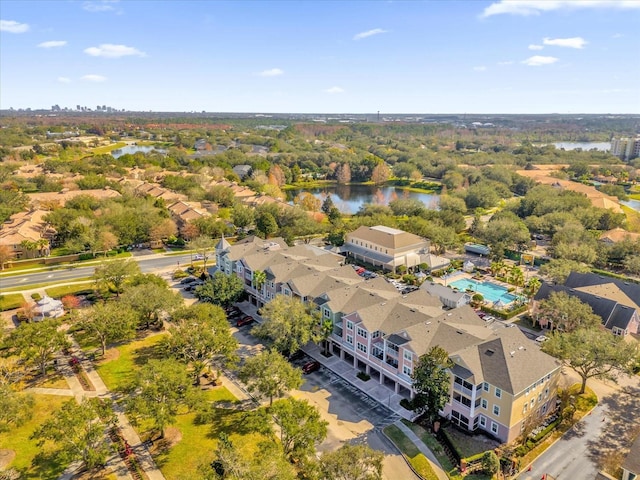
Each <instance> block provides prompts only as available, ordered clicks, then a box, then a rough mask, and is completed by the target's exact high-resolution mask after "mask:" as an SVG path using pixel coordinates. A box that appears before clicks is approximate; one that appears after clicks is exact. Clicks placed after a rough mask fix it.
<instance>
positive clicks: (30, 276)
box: [0, 254, 191, 288]
mask: <svg viewBox="0 0 640 480" xmlns="http://www.w3.org/2000/svg"><path fill="white" fill-rule="evenodd" d="M149 257H150V258H147V257H146V256H134V257H131V259H132V260H135V261H136V262H138V264H139V265H140V270H142V272H143V273H150V272H154V271H156V270H162V269H167V268H170V267H172V266H176V267H177V266H178V262H180V264H181V265H187V264H188V263H189V262H190V261H191V254H185V255H175V256H173V255H172V256H164V255H150V256H149ZM52 268H55V269H56V270H48V271H37V272H27V273H24V274H22V275H14V276H10V277H0V286H1V287H2V288H12V287H28V286H30V285H37V284H42V283H66V282H72V281H74V280H76V279H78V278H86V277H90V276H91V275H93V272H94V269H95V266H87V267H80V266H73V267H72V268H67V269H64V267H62V269H61V267H55V266H54V267H52Z"/></svg>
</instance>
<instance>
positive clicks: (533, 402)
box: [530, 398, 536, 408]
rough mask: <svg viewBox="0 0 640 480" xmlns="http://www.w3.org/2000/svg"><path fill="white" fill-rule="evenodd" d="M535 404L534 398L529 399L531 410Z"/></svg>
mask: <svg viewBox="0 0 640 480" xmlns="http://www.w3.org/2000/svg"><path fill="white" fill-rule="evenodd" d="M535 404H536V399H535V398H532V399H531V403H530V405H531V408H533V406H534V405H535Z"/></svg>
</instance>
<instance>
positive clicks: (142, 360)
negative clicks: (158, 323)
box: [133, 344, 165, 367]
mask: <svg viewBox="0 0 640 480" xmlns="http://www.w3.org/2000/svg"><path fill="white" fill-rule="evenodd" d="M163 358H165V356H164V355H163V353H162V349H161V348H160V345H158V344H154V345H149V346H146V347H140V348H138V349H136V351H135V353H134V354H133V363H134V364H135V365H136V366H138V367H141V366H143V365H145V364H146V363H147V362H148V361H149V360H162V359H163Z"/></svg>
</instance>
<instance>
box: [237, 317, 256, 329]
mask: <svg viewBox="0 0 640 480" xmlns="http://www.w3.org/2000/svg"><path fill="white" fill-rule="evenodd" d="M253 322H255V318H253V317H252V316H251V315H245V316H244V317H242V318H239V319H238V321H237V322H236V327H243V326H244V325H249V324H250V323H253Z"/></svg>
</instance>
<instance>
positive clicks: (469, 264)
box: [462, 260, 476, 273]
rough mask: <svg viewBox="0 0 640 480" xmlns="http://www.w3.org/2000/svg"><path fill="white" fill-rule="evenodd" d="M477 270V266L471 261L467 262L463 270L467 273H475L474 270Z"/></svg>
mask: <svg viewBox="0 0 640 480" xmlns="http://www.w3.org/2000/svg"><path fill="white" fill-rule="evenodd" d="M475 268H476V264H475V263H473V262H472V261H471V260H467V261H466V262H464V264H463V265H462V269H463V270H464V271H465V272H467V273H471V272H473V270H474V269H475Z"/></svg>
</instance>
